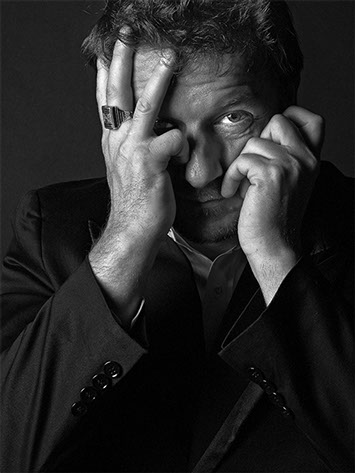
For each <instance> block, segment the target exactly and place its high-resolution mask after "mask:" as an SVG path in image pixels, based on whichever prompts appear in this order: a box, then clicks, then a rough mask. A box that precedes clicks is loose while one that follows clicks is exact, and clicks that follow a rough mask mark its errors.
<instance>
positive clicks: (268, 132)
mask: <svg viewBox="0 0 355 473" xmlns="http://www.w3.org/2000/svg"><path fill="white" fill-rule="evenodd" d="M260 138H262V139H264V140H269V141H272V142H274V143H276V144H278V145H281V146H288V147H290V148H295V147H299V145H300V142H301V143H304V142H303V139H302V135H301V133H300V132H299V131H298V129H297V127H296V126H295V125H294V124H293V123H292V122H291V121H290V120H288V119H287V118H286V117H285V116H284V115H281V114H276V115H274V116H273V117H271V119H270V121H269V122H268V124H267V125H266V127H265V128H264V129H263V131H262V132H261V134H260Z"/></svg>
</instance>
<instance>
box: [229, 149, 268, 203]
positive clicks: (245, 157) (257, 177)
mask: <svg viewBox="0 0 355 473" xmlns="http://www.w3.org/2000/svg"><path fill="white" fill-rule="evenodd" d="M269 162H270V161H269V160H268V159H267V158H265V157H264V156H260V155H257V154H249V153H242V154H240V155H239V156H238V158H237V159H235V160H234V161H233V162H232V164H231V165H230V166H229V168H228V169H227V171H226V173H225V175H224V178H223V182H222V186H221V194H222V196H223V197H225V198H226V199H228V198H229V197H232V196H233V195H234V194H235V193H236V192H237V190H238V189H239V188H240V187H241V190H240V193H241V195H242V194H244V196H245V193H246V191H247V189H248V186H247V185H246V184H245V180H248V182H249V184H252V185H253V184H256V182H261V181H262V178H263V175H264V174H265V172H263V170H265V169H267V167H268V163H269Z"/></svg>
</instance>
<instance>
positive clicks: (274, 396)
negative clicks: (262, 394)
mask: <svg viewBox="0 0 355 473" xmlns="http://www.w3.org/2000/svg"><path fill="white" fill-rule="evenodd" d="M269 399H270V401H271V402H272V403H274V404H276V405H277V406H280V407H284V405H285V399H284V398H283V396H281V394H279V393H277V392H273V393H271V394H269Z"/></svg>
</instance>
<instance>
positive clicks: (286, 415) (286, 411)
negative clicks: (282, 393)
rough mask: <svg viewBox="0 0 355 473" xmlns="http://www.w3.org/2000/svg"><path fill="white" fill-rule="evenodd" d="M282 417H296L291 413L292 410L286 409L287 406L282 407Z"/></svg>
mask: <svg viewBox="0 0 355 473" xmlns="http://www.w3.org/2000/svg"><path fill="white" fill-rule="evenodd" d="M281 412H282V415H284V416H285V417H291V418H292V417H294V414H293V412H292V411H291V409H290V408H288V407H286V406H282V411H281Z"/></svg>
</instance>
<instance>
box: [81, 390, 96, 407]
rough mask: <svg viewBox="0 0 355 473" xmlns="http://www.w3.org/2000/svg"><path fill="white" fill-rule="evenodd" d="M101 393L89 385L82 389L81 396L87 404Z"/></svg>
mask: <svg viewBox="0 0 355 473" xmlns="http://www.w3.org/2000/svg"><path fill="white" fill-rule="evenodd" d="M98 395H99V393H98V392H97V390H96V389H95V388H92V387H91V386H87V387H86V388H83V389H82V390H81V391H80V398H81V400H82V401H83V402H84V403H85V404H91V403H92V402H94V401H95V399H96V398H97V397H98Z"/></svg>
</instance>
